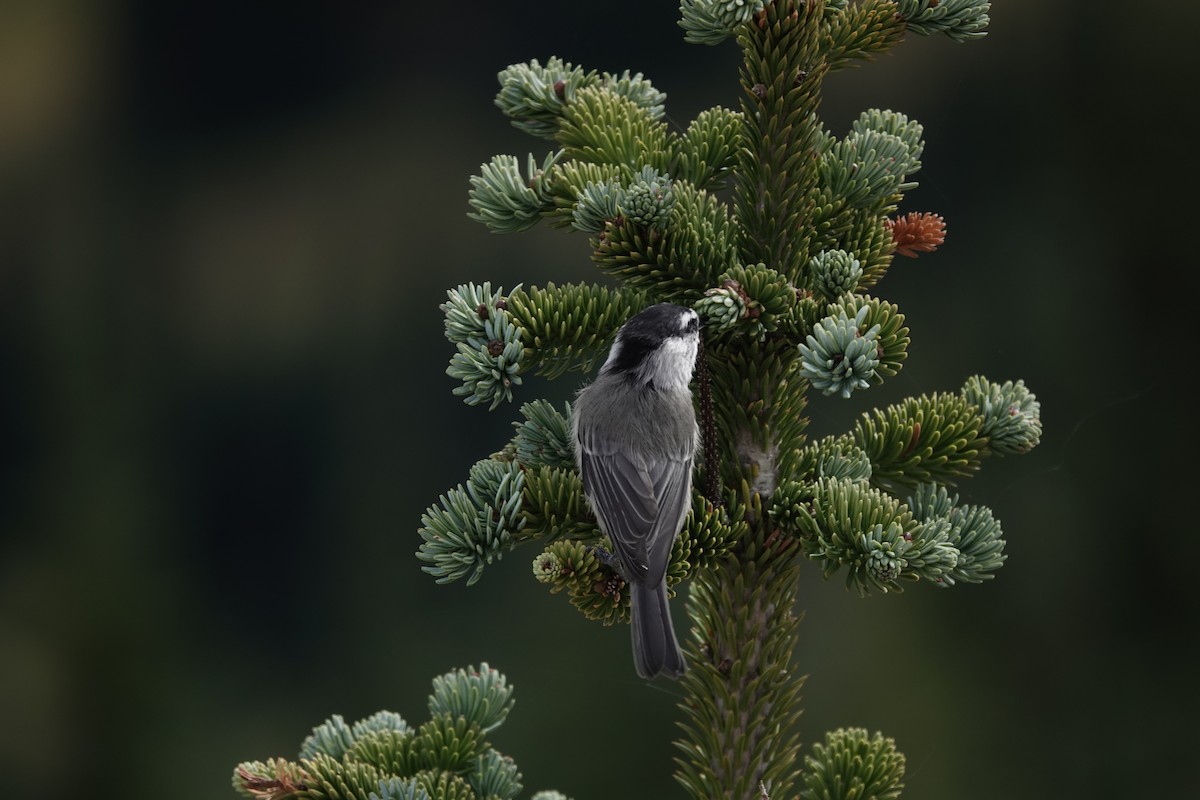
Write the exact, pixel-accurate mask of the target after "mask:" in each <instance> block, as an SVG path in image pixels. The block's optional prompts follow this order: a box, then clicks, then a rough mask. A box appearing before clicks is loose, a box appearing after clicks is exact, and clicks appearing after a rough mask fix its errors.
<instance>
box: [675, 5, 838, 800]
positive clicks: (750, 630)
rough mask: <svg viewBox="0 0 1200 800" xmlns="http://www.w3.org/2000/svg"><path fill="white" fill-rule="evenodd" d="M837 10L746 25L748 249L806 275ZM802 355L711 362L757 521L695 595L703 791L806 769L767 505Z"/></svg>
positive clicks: (778, 350)
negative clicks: (827, 35)
mask: <svg viewBox="0 0 1200 800" xmlns="http://www.w3.org/2000/svg"><path fill="white" fill-rule="evenodd" d="M824 13H825V0H810V1H808V2H806V1H805V0H776V2H773V3H769V4H768V5H767V6H766V8H765V9H764V10H763V11H762V12H761V13H760V14H758V15H757V16H756V17H755V18H754V19H753V20H752V21H751V22H750V23H748V24H747V25H745V26H743V29H742V32H741V34H740V35H739V42H740V44H741V46H742V49H743V51H744V56H745V59H744V65H743V68H742V82H743V88H744V89H745V92H746V95H745V100H744V101H743V104H742V108H743V111H744V119H745V122H744V126H745V127H744V130H743V133H744V136H743V141H744V142H745V146H744V148H743V149H742V151H741V153H740V154H739V164H738V181H737V185H736V188H735V204H736V209H737V216H738V220H739V222H740V237H741V238H740V240H739V248H740V256H741V258H742V261H743V263H747V264H752V263H756V262H762V263H764V264H765V265H766V266H767V267H770V268H772V269H775V270H777V271H778V272H780V273H782V274H784V275H787V276H788V278H789V279H790V280H791V281H793V282H794V283H796V284H797V285H800V284H801V282H802V281H803V279H804V275H803V270H804V268H805V264H806V263H807V260H808V244H807V238H806V236H805V234H804V232H803V229H804V225H805V220H806V219H808V218H809V217H810V216H811V209H810V208H808V203H809V202H810V200H808V198H809V197H810V195H811V194H812V192H811V190H812V188H813V187H814V186H815V185H816V182H817V180H818V175H817V169H816V166H817V158H818V156H819V154H820V148H821V146H822V144H821V142H822V139H823V136H824V134H823V132H822V130H821V125H820V121H819V120H818V118H817V114H816V112H817V106H818V104H819V101H820V92H819V87H820V82H821V79H822V77H823V75H824V72H825V65H824V61H823V56H822V54H821V45H822V42H821V29H822V24H823V22H822V21H823V18H824ZM794 364H795V348H794V346H793V345H792V344H790V343H788V342H786V341H782V340H776V341H771V340H768V341H766V342H761V343H760V342H745V343H738V344H735V345H731V346H726V347H723V348H721V350H720V351H719V357H717V358H715V359H714V360H713V362H712V369H713V391H714V397H715V399H716V400H717V406H716V414H717V417H718V419H717V426H718V428H719V429H720V430H721V432H722V435H723V436H730V437H731V438H730V439H729V440H728V441H725V442H723V443H722V444H723V445H724V446H725V447H727V448H728V447H730V446H731V445H732V446H733V447H734V448H735V449H736V461H735V463H732V464H731V463H725V464H723V465H722V469H723V471H724V472H725V473H726V477H727V478H732V477H736V478H737V479H738V481H739V482H740V485H741V492H742V495H743V499H744V507H745V509H746V518H745V519H746V521H747V522H748V523H749V524H750V526H751V528H750V533H749V535H748V536H747V537H746V540H745V541H743V542H741V543H740V545H739V546H738V547H737V548H736V550H735V552H734V553H732V554H731V556H730V558H729V559H727V560H726V561H725V562H724V563H723V564H722V565H721V566H720V567H719V568H718V569H716V570H713V571H711V572H702V573H700V574H699V575H698V576H697V577H696V579H695V580H694V582H693V585H692V588H691V592H690V595H689V598H688V614H689V616H690V618H691V621H692V625H693V629H692V637H691V641H690V642H689V643H688V648H689V651H690V652H689V660H690V662H691V664H692V669H691V671H690V672H688V673H687V675H685V676H684V677H683V679H682V688H683V689H684V691H685V692H686V698H685V700H684V702H683V703H682V704H681V707H682V709H683V711H684V716H685V718H684V720H683V722H682V723H681V727H682V728H683V731H684V737H683V739H682V740H681V741H679V742H678V746H679V748H680V750H681V751H682V752H683V756H681V757H679V758H677V760H676V763H677V765H678V770H677V772H676V777H677V778H678V780H679V781H680V783H682V784H683V785H684V786H685V787H686V788H687V789H688V790H689V791H690V792H691V793H692V795H693V796H695V797H696V798H711V800H718V799H719V800H759V798H761V796H762V793H763V792H764V791H765V792H766V793H767V794H769V795H770V796H772V797H787V796H790V795H791V793H792V789H793V786H794V784H795V782H796V779H797V776H798V775H799V772H800V768H799V763H800V739H799V736H798V734H797V733H796V730H795V723H796V721H797V718H798V717H799V715H800V713H801V708H800V690H801V687H802V685H803V678H802V677H801V676H796V675H794V674H792V670H791V659H792V653H793V651H794V650H795V647H796V625H797V622H798V619H797V617H796V616H795V615H794V614H793V611H792V609H793V607H794V606H795V601H796V589H797V586H796V582H797V573H798V569H799V568H798V560H799V559H798V554H797V551H796V547H795V542H794V540H791V539H789V538H783V537H780V536H779V535H778V532H777V531H775V530H773V529H772V527H771V524H770V520H769V519H768V518H767V516H766V515H764V514H763V513H762V506H763V499H764V498H766V497H769V495H770V494H771V493H772V492H773V491H774V489H775V486H776V483H777V475H776V472H777V468H778V464H779V461H780V450H781V448H783V449H788V448H793V447H796V446H798V443H799V442H800V441H801V440H802V438H803V429H804V422H805V421H804V419H803V416H802V412H803V409H804V392H805V388H806V386H807V384H806V383H805V382H804V381H803V380H801V379H800V378H799V377H798V376H796V375H795V374H794V371H793V369H792V368H793V367H794ZM706 458H707V455H706Z"/></svg>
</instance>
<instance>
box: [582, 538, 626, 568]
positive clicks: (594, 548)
mask: <svg viewBox="0 0 1200 800" xmlns="http://www.w3.org/2000/svg"><path fill="white" fill-rule="evenodd" d="M588 550H590V551H591V552H592V555H594V556H595V557H596V560H597V561H599V562H600V563H601V564H603V565H604V566H606V567H608V568H609V569H611V570H615V571H617V572H620V562H619V561H618V560H617V557H616V556H615V555H613V554H612V553H610V552H609V551H607V550H605V549H604V548H603V547H601V546H600V545H598V544H593V545H591V546H589V547H588Z"/></svg>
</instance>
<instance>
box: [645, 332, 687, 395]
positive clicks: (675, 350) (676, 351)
mask: <svg viewBox="0 0 1200 800" xmlns="http://www.w3.org/2000/svg"><path fill="white" fill-rule="evenodd" d="M695 365H696V337H695V336H688V337H686V338H684V337H681V336H672V337H671V338H670V339H667V340H666V341H665V342H663V343H662V345H660V346H659V348H658V351H657V352H656V353H655V354H654V356H653V357H652V358H651V359H650V364H649V366H650V369H649V370H648V372H647V374H646V377H647V378H648V379H649V380H652V381H654V383H656V384H658V385H660V386H663V387H664V388H666V387H670V388H674V389H686V388H687V386H688V384H689V383H691V382H692V369H693V367H695Z"/></svg>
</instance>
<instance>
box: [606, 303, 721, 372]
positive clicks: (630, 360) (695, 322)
mask: <svg viewBox="0 0 1200 800" xmlns="http://www.w3.org/2000/svg"><path fill="white" fill-rule="evenodd" d="M699 330H700V316H699V315H698V314H697V313H696V312H695V311H693V310H692V309H690V308H687V307H685V306H677V305H675V304H673V303H659V304H657V305H653V306H650V307H649V308H647V309H644V310H642V311H639V312H638V313H637V314H635V315H633V316H632V317H630V318H629V321H628V322H626V323H625V324H624V325H623V326H621V330H620V332H619V333H618V334H617V342H618V346H619V349H618V351H617V353H616V358H615V359H614V360H613V361H612V363H610V364H609V365H608V367H609V369H610V370H612V371H614V372H629V371H631V370H634V369H637V367H639V366H641V364H642V363H643V362H644V361H645V360H646V358H647V357H648V356H649V355H650V354H651V353H653V352H654V351H655V350H656V349H658V347H659V346H660V345H661V344H662V343H663V342H664V341H666V340H667V339H670V338H671V337H674V336H689V335H692V336H694V335H695V334H696V332H697V331H699Z"/></svg>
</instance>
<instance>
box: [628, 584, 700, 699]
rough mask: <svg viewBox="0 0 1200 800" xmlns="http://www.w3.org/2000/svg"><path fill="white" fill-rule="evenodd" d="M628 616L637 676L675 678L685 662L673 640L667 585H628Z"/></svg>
mask: <svg viewBox="0 0 1200 800" xmlns="http://www.w3.org/2000/svg"><path fill="white" fill-rule="evenodd" d="M629 588H630V598H629V599H630V604H631V606H632V607H631V608H630V617H631V619H632V622H633V625H632V628H633V663H634V666H636V667H637V672H638V675H641V676H642V677H643V678H645V679H646V680H649V679H651V678H653V677H655V676H656V675H658V674H659V673H666V674H667V675H668V676H669V677H672V678H678V677H679V676H680V675H682V674H683V673H684V672H685V671H686V670H687V662H685V661H684V660H683V653H682V652H681V651H680V650H679V642H678V641H677V640H676V639H675V627H674V626H673V625H672V624H671V609H670V608H669V607H668V605H667V584H666V583H665V582H663V583H660V584H658V585H657V586H646V585H644V584H640V583H637V582H633V583H631V584H630V587H629Z"/></svg>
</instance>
